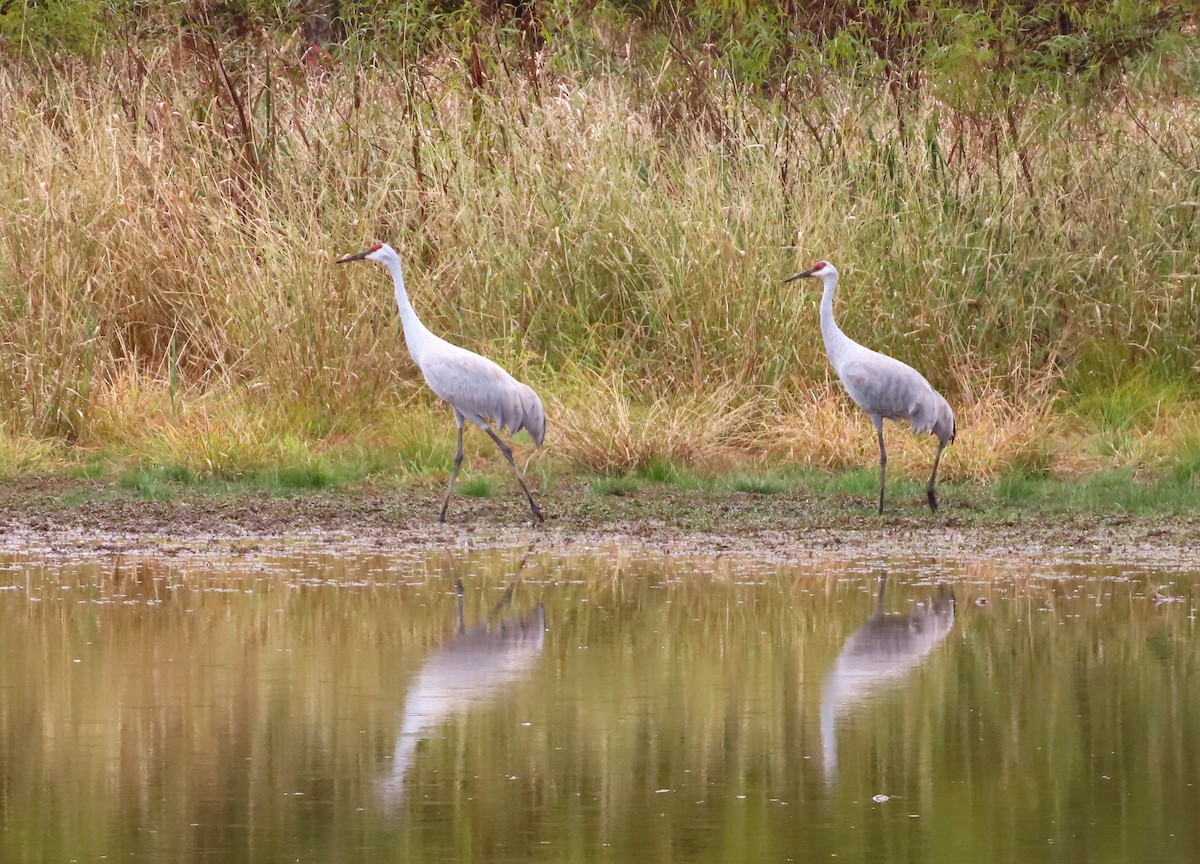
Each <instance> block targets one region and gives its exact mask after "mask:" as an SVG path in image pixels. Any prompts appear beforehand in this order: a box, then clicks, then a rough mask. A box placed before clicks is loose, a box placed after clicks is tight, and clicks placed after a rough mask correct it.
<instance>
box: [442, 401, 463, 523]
mask: <svg viewBox="0 0 1200 864" xmlns="http://www.w3.org/2000/svg"><path fill="white" fill-rule="evenodd" d="M454 422H455V423H457V424H458V450H457V451H456V452H455V454H454V468H453V469H451V471H450V485H449V486H447V487H446V500H445V501H443V502H442V512H441V513H439V514H438V521H439V522H445V521H446V511H447V510H448V509H449V508H450V496H451V495H453V494H454V481H455V480H457V479H458V469H459V467H460V466H461V465H462V460H463V446H462V433H463V416H462V415H461V414H459V413H458V409H455V411H454Z"/></svg>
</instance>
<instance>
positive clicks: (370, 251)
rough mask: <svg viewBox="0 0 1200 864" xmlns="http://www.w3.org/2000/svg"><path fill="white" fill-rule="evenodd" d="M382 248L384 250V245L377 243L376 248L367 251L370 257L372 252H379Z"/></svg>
mask: <svg viewBox="0 0 1200 864" xmlns="http://www.w3.org/2000/svg"><path fill="white" fill-rule="evenodd" d="M382 248H383V244H382V243H376V244H375V245H374V246H372V247H371V248H370V249H368V250H367V254H368V255H370V254H371V253H372V252H378V251H379V250H380V249H382Z"/></svg>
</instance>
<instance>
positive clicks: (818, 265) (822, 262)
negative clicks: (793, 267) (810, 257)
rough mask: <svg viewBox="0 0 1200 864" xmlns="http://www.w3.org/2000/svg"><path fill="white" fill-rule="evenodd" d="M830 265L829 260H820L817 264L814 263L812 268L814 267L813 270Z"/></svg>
mask: <svg viewBox="0 0 1200 864" xmlns="http://www.w3.org/2000/svg"><path fill="white" fill-rule="evenodd" d="M828 266H829V262H828V261H818V262H817V263H816V264H814V265H813V266H812V269H813V270H820V269H821V268H822V267H828Z"/></svg>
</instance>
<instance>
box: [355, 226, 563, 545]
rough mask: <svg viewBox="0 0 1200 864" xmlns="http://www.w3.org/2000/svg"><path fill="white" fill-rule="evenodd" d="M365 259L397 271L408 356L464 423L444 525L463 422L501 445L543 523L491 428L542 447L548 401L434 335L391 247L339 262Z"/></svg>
mask: <svg viewBox="0 0 1200 864" xmlns="http://www.w3.org/2000/svg"><path fill="white" fill-rule="evenodd" d="M364 259H365V260H367V261H378V262H379V263H380V264H382V265H383V266H384V267H386V268H387V269H388V270H389V271H391V274H392V281H393V282H394V283H395V285H396V305H397V306H399V307H400V323H401V324H402V325H403V327H404V342H405V344H406V345H407V346H408V353H409V354H411V355H412V359H413V362H414V363H416V364H417V367H418V368H419V369H420V370H421V374H422V375H424V376H425V383H426V384H428V385H429V389H430V390H432V391H433V392H434V393H436V394H437V395H438V396H440V397H441V398H442V399H444V400H445V401H446V402H449V403H450V407H451V408H453V409H454V421H455V423H457V424H458V450H457V451H456V452H455V454H454V468H453V470H452V471H451V472H450V485H449V486H448V487H447V488H446V499H445V500H444V501H443V502H442V511H441V513H439V514H438V521H439V522H445V521H446V510H447V509H448V508H449V507H450V496H451V495H453V494H454V481H455V480H456V479H457V478H458V469H459V466H461V465H462V460H463V421H464V420H470V421H471V422H472V423H474V424H475V425H476V426H478V427H479V428H480V429H482V430H483V431H484V432H486V433H487V434H488V435H489V436H490V437H491V439H492V440H493V441H495V442H496V446H497V447H499V448H500V452H501V453H503V454H504V458H505V459H507V460H508V464H509V466H511V468H512V471H513V476H514V477H516V478H517V483H519V484H520V486H521V491H522V492H524V493H525V498H526V500H527V501H529V510H530V512H532V513H533V520H534V522H541V521H542V519H543V518H544V516H543V514H542V509H541V508H540V507H538V505H537V502H536V501H534V500H533V495H532V494H530V492H529V487H528V486H526V485H525V480H524V479H523V478H522V477H521V471H520V470H519V469H518V468H517V463H516V462H515V461H514V460H513V454H512V449H511V448H510V447H509V446H508V445H507V444H505V443H504V442H503V441H502V440H501V439H500V436H499V435H497V434H496V433H495V431H493V429H492V426H491V424H492V423H494V424H496V426H497V427H498V428H500V429H501V430H504V429H507V430H508V431H509V433H510V434H511V435H515V434H517V433H518V432H520V431H521V430H522V429H525V430H527V431H528V432H529V435H530V436H531V437H532V438H533V442H534V443H535V444H536V445H537V446H538V447H541V446H542V441H543V440H544V439H545V437H546V412H545V410H544V409H543V408H542V400H541V399H539V398H538V395H537V394H536V393H534V392H533V388H532V387H530V386H529V385H528V384H522V383H521V382H520V381H518V380H517V379H516V378H513V377H512V376H511V375H509V374H508V373H507V372H505V371H504V370H503V369H501V368H500V367H499V366H497V365H496V364H495V363H493V362H492V361H491V360H488V359H487V358H486V357H481V356H479V355H478V354H476V353H475V352H474V351H468V350H467V349H466V348H459V347H458V346H457V345H451V344H450V343H449V342H447V341H446V340H445V339H441V338H439V337H437V336H434V335H433V334H432V333H430V332H429V330H428V328H426V326H425V325H424V324H422V323H421V319H419V318H418V317H417V313H416V312H415V311H414V310H413V307H412V303H410V302H409V300H408V292H407V291H406V290H405V289H404V272H403V269H402V268H401V266H400V256H399V255H398V254H397V253H396V250H395V249H393V248H392V247H391V246H389V245H388V244H386V243H376V244H375V245H374V246H372V247H371V248H370V249H367V250H365V251H363V252H359V253H358V254H357V255H347V256H346V257H344V258H339V259H338V260H337V263H338V264H345V263H346V262H347V261H361V260H364Z"/></svg>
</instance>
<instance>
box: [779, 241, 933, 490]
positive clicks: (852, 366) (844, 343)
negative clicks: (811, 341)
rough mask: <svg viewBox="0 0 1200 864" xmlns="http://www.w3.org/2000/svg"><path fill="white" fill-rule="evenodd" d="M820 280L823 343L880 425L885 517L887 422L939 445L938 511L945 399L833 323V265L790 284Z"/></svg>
mask: <svg viewBox="0 0 1200 864" xmlns="http://www.w3.org/2000/svg"><path fill="white" fill-rule="evenodd" d="M809 276H814V277H816V278H818V279H820V280H821V282H822V283H823V287H824V290H823V291H822V293H821V338H822V339H823V340H824V342H825V355H826V356H827V357H828V358H829V365H831V366H832V367H833V370H834V371H835V372H836V373H837V376H838V378H839V379H840V380H841V382H842V386H844V387H845V388H846V392H847V393H848V394H850V398H851V399H853V400H854V404H855V405H857V406H858V407H859V408H861V409H862V410H863V411H865V412H866V413H867V416H869V417H870V418H871V422H872V423H873V424H874V425H875V434H876V435H877V437H878V439H879V512H880V513H882V512H883V487H884V476H885V472H886V466H887V450H886V448H885V447H884V444H883V421H884V420H885V419H886V420H907V421H908V422H909V423H910V424H911V425H912V428H913V431H914V432H917V433H925V432H932V433H933V434H934V435H935V436H937V439H938V451H937V456H935V457H934V460H933V473H932V474H931V475H930V478H929V485H928V486H927V487H926V494H927V497H928V499H929V507H930V509H932V510H935V511H936V510H937V495H936V493H935V491H934V486H935V481H936V479H937V466H938V462H939V461H940V459H941V456H942V450H943V449H945V447H946V445H947V444H949V443H950V442H951V441H953V440H954V435H955V425H954V412H953V411H952V410H951V409H950V404H949V403H948V402H947V401H946V400H945V399H944V398H943V397H942V394H940V393H938V392H937V391H936V390H934V389H933V387H932V386H930V384H929V382H928V381H926V380H925V376H924V375H922V374H921V373H920V372H918V371H917V370H916V369H914V368H912V367H911V366H909V365H908V364H907V363H902V362H901V361H899V360H897V359H895V358H894V357H888V356H887V355H886V354H880V353H879V352H878V351H872V350H871V349H870V348H867V347H866V346H865V345H859V344H858V343H857V342H855V341H854V340H853V339H851V338H850V337H849V336H847V335H846V334H845V333H843V332H842V330H841V328H840V327H838V325H837V321H835V320H834V317H833V295H834V293H835V292H836V291H837V283H838V272H837V269H836V268H834V266H833V265H832V264H830V263H829V262H827V261H821V262H818V263H817V264H816V265H814V266H813V267H811V268H809V269H808V270H805V271H804V272H803V273H797V274H796V275H795V276H792V277H790V278H789V279H787V280H786V281H788V282H790V281H792V280H794V279H802V278H806V277H809Z"/></svg>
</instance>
